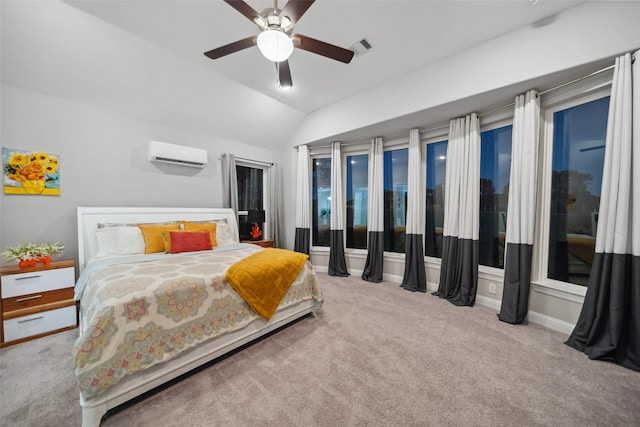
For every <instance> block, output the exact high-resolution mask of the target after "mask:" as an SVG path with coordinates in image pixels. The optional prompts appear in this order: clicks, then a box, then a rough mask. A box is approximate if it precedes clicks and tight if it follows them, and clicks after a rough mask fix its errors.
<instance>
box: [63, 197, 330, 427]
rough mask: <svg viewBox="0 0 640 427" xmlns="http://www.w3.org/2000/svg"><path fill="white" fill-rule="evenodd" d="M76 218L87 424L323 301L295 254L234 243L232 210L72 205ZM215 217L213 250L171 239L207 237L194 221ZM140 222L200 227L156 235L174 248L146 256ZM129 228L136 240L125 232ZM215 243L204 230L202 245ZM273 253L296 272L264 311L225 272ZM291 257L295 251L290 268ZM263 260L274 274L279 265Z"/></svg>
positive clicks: (79, 359)
mask: <svg viewBox="0 0 640 427" xmlns="http://www.w3.org/2000/svg"><path fill="white" fill-rule="evenodd" d="M77 220H78V261H79V263H78V265H79V273H80V275H79V277H78V281H77V283H76V300H78V301H80V335H79V338H78V340H77V341H76V343H75V345H74V349H73V357H74V366H75V370H76V376H77V378H78V384H79V386H80V405H81V407H82V425H83V426H84V427H93V426H99V425H100V422H101V420H102V417H103V416H104V414H105V413H106V412H107V411H108V410H110V409H112V408H115V407H116V406H118V405H120V404H122V403H124V402H127V401H129V400H131V399H133V398H134V397H137V396H139V395H141V394H143V393H145V392H147V391H150V390H152V389H153V388H155V387H157V386H159V385H162V384H164V383H166V382H168V381H170V380H172V379H174V378H176V377H178V376H180V375H182V374H185V373H187V372H189V371H191V370H192V369H194V368H196V367H198V366H201V365H203V364H205V363H207V362H209V361H211V360H213V359H215V358H217V357H219V356H221V355H223V354H225V353H228V352H230V351H231V350H234V349H236V348H238V347H240V346H242V345H244V344H247V343H249V342H251V341H253V340H255V339H257V338H259V337H261V336H263V335H265V334H267V333H269V332H271V331H274V330H275V329H277V328H280V327H282V326H284V325H287V324H289V323H291V322H293V321H295V320H297V319H299V318H301V317H303V316H306V315H308V314H310V313H315V311H316V310H318V309H319V308H320V307H321V306H322V301H323V300H322V293H321V291H320V290H319V289H318V286H317V277H316V275H315V273H314V271H313V267H312V266H311V264H310V263H309V261H308V260H306V258H304V257H303V259H302V261H301V260H300V258H299V257H300V254H297V253H294V252H290V253H288V252H289V251H283V250H279V249H264V248H261V247H259V246H257V245H251V244H246V243H239V242H238V238H237V236H238V232H237V223H236V219H235V215H234V213H233V211H232V210H230V209H208V208H190V209H182V208H111V207H108V208H107V207H79V208H78V209H77ZM212 223H215V224H216V226H217V243H219V244H218V245H217V246H214V247H213V248H212V249H204V250H198V251H192V249H191V248H189V247H188V245H187V246H186V249H184V250H181V251H178V249H177V246H176V245H178V243H180V240H178V237H181V238H183V237H184V236H192V237H193V236H196V237H202V234H203V233H204V234H206V235H207V236H208V233H209V231H205V230H202V229H200V227H209V228H207V230H210V227H211V226H210V224H212ZM139 224H145V225H150V226H151V227H156V226H158V225H159V226H160V227H169V228H171V229H172V230H174V229H173V225H167V224H179V228H180V230H181V231H185V230H184V228H185V227H186V226H187V225H189V224H191V225H194V224H195V225H197V226H198V228H197V231H195V232H189V233H184V234H181V233H180V234H179V235H176V234H174V233H179V232H178V231H171V232H170V233H167V232H163V234H162V235H163V236H164V239H165V240H164V244H165V245H167V244H168V243H167V236H168V235H170V236H171V245H172V246H171V252H174V250H175V251H176V252H179V253H164V251H162V252H155V253H150V254H144V253H141V252H140V250H141V248H140V244H139V236H138V235H137V233H139V231H135V230H139V229H142V230H143V233H145V234H144V236H143V237H144V244H143V246H142V249H143V250H144V249H145V245H146V248H147V249H148V247H149V244H150V243H149V242H150V240H149V239H148V235H147V233H146V231H145V229H144V228H143V227H140V228H139V227H138V225H139ZM200 224H205V225H203V226H200ZM107 229H108V230H107ZM215 230H216V229H215V228H214V232H215ZM133 234H136V235H135V239H131V238H129V237H128V236H130V235H133ZM214 239H216V235H215V234H211V239H208V238H207V241H209V240H214ZM168 249H169V247H168V246H167V250H168ZM265 251H272V252H265ZM273 254H277V255H278V257H279V256H280V255H282V256H284V258H282V259H281V263H282V267H283V269H282V270H283V273H282V274H283V276H284V275H285V273H286V272H285V271H284V270H293V271H294V272H293V273H292V272H291V271H289V272H288V274H289V276H290V277H291V280H292V284H290V285H287V286H285V289H284V290H283V291H282V293H283V294H282V295H283V296H279V297H278V298H281V299H280V300H276V302H275V303H274V304H275V305H273V308H272V310H271V311H270V312H268V313H264V312H263V311H261V310H259V309H256V308H255V307H254V305H253V304H254V303H255V301H251V299H248V298H247V296H246V295H245V297H244V299H243V298H242V297H240V295H241V294H243V289H242V288H236V286H237V285H238V284H237V283H235V282H234V280H236V277H235V276H233V277H232V276H229V274H230V273H231V272H232V271H234V272H236V273H242V272H243V271H244V270H245V267H246V266H247V264H243V263H246V262H248V261H249V260H250V259H252V260H253V259H254V258H259V257H262V258H265V255H268V256H269V257H273ZM289 256H294V257H298V258H297V260H296V261H295V263H297V265H296V266H294V265H293V264H294V262H293V261H291V262H289V258H287V257H289ZM278 259H280V258H278ZM270 264H272V266H271V267H270V268H271V269H272V270H277V269H275V268H274V267H273V266H275V265H276V264H277V263H275V262H271V263H270ZM225 274H226V276H225ZM275 274H279V272H278V271H275ZM256 277H260V276H259V275H256ZM270 277H274V278H273V280H271V279H269V280H264V279H260V280H262V281H263V282H268V283H263V284H262V285H265V284H266V285H268V286H265V288H266V289H272V288H277V287H280V286H281V282H282V280H281V276H277V278H275V276H270ZM242 280H244V279H242ZM291 280H290V281H291ZM273 283H275V284H276V285H273ZM257 285H260V283H257ZM252 286H256V285H252ZM257 287H259V286H257ZM243 295H244V294H243ZM254 299H255V298H254ZM278 301H279V302H278ZM249 305H251V307H249ZM273 310H275V311H273ZM258 313H261V314H258Z"/></svg>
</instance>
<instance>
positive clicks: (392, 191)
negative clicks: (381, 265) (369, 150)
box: [384, 148, 409, 253]
mask: <svg viewBox="0 0 640 427" xmlns="http://www.w3.org/2000/svg"><path fill="white" fill-rule="evenodd" d="M408 160H409V149H408V148H403V149H400V150H391V151H385V152H384V250H385V251H389V252H400V253H404V251H405V247H404V245H405V235H406V226H405V224H406V220H407V178H408V164H409V162H408Z"/></svg>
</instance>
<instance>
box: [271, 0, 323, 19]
mask: <svg viewBox="0 0 640 427" xmlns="http://www.w3.org/2000/svg"><path fill="white" fill-rule="evenodd" d="M314 1H316V0H289V2H288V3H287V4H286V5H284V7H283V8H282V12H280V16H288V17H289V19H291V21H292V22H293V23H294V24H295V23H296V22H298V20H299V19H300V18H302V15H304V14H305V12H306V11H307V9H309V8H310V7H311V5H312V4H313V2H314Z"/></svg>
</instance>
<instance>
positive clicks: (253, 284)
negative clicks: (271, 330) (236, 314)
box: [225, 248, 309, 320]
mask: <svg viewBox="0 0 640 427" xmlns="http://www.w3.org/2000/svg"><path fill="white" fill-rule="evenodd" d="M307 258H309V256H308V255H306V254H301V253H299V252H293V251H289V250H286V249H273V248H267V249H264V250H262V251H260V252H256V253H255V254H253V255H250V256H248V257H246V258H244V259H242V260H240V261H238V262H237V263H235V264H233V265H232V266H231V267H229V269H228V270H227V271H226V273H225V279H226V280H227V282H228V283H229V284H230V285H231V286H232V287H233V289H235V291H236V292H237V293H238V294H239V295H240V296H241V297H242V298H243V299H244V300H245V301H246V302H247V304H249V307H251V308H252V309H253V310H254V311H255V312H256V313H258V314H259V315H260V316H262V317H264V318H265V319H266V320H269V319H271V316H273V313H274V312H275V311H276V308H277V307H278V304H280V300H282V297H284V295H285V294H286V293H287V291H288V290H289V287H290V286H291V284H292V283H293V282H294V281H295V280H296V277H298V274H300V271H301V270H302V267H303V266H304V263H305V262H306V261H307Z"/></svg>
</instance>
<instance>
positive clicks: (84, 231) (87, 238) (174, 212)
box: [78, 207, 238, 271]
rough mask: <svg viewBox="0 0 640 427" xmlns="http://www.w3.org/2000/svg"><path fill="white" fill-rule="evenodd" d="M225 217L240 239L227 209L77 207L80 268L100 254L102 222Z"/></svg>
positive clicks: (192, 219) (142, 221)
mask: <svg viewBox="0 0 640 427" xmlns="http://www.w3.org/2000/svg"><path fill="white" fill-rule="evenodd" d="M214 219H226V220H227V223H228V224H229V225H230V226H231V229H232V231H233V235H234V236H235V239H236V240H237V239H238V224H237V222H236V215H235V214H234V212H233V210H232V209H228V208H128V207H127V208H117V207H116V208H114V207H78V261H79V271H82V270H83V269H84V267H85V265H86V263H87V262H88V261H89V260H90V259H91V258H93V257H94V256H95V255H96V254H97V253H98V241H97V239H96V234H95V230H97V229H98V224H99V223H136V224H140V223H153V222H165V221H208V220H214Z"/></svg>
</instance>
